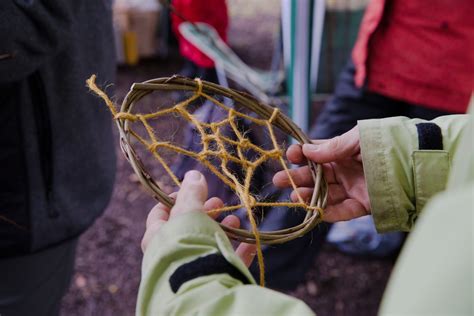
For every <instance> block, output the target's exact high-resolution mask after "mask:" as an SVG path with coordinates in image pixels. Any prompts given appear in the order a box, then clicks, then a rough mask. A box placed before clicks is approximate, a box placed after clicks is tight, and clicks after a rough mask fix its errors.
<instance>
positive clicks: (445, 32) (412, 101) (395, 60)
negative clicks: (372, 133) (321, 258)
mask: <svg viewBox="0 0 474 316" xmlns="http://www.w3.org/2000/svg"><path fill="white" fill-rule="evenodd" d="M473 15H474V6H473V5H472V2H471V1H469V0H458V1H455V2H452V1H446V0H436V1H429V2H426V1H408V0H373V1H370V2H369V4H368V6H367V8H366V11H365V14H364V17H363V19H362V22H361V25H360V28H359V34H358V38H357V41H356V43H355V45H354V48H353V51H352V56H351V59H350V61H349V62H348V64H347V66H346V67H345V69H343V71H342V73H341V74H340V77H339V80H338V82H337V84H336V88H335V92H334V95H333V96H332V98H331V99H330V100H329V101H328V102H327V104H326V105H325V107H324V108H323V109H322V111H321V112H320V114H319V116H318V118H317V120H316V122H315V123H314V125H313V127H312V129H311V131H310V132H309V136H310V137H311V138H313V139H329V138H332V137H335V136H338V135H341V134H343V133H345V132H347V131H349V130H350V129H351V128H353V127H354V126H355V125H356V124H357V121H358V120H363V119H371V118H384V117H392V116H406V117H410V118H422V119H426V120H431V119H434V118H436V117H439V116H442V115H446V114H455V113H465V112H466V109H467V104H468V102H469V98H470V95H471V92H472V88H473V86H474V75H473V69H474V54H473V53H472V52H473V51H474V23H473V19H472V16H473ZM276 214H280V216H281V218H275V219H272V220H273V221H275V222H279V223H280V226H282V227H283V226H284V227H287V226H286V225H287V223H288V222H290V221H295V222H298V220H299V219H294V218H288V216H286V214H285V213H283V212H277V213H276ZM268 224H271V223H268ZM344 224H345V223H344ZM264 225H265V223H264ZM349 225H350V223H349ZM344 226H345V227H347V224H345V225H344ZM354 226H355V227H354V230H355V231H357V227H356V226H357V224H354ZM274 229H275V227H274ZM329 231H330V225H329V224H327V225H322V226H321V227H318V228H317V229H315V230H314V231H313V232H312V235H311V234H308V235H307V236H306V237H304V238H299V239H297V240H294V241H292V242H289V243H287V244H285V245H280V246H277V247H272V248H268V249H267V250H266V256H267V258H268V259H267V262H268V271H269V275H271V276H272V277H273V278H272V279H273V281H272V284H273V285H274V286H276V287H278V288H291V287H292V286H294V285H296V284H297V282H298V281H299V280H301V279H302V278H303V277H304V274H305V272H306V271H307V270H308V268H309V267H310V266H311V264H312V263H313V261H314V258H315V257H316V255H317V254H318V253H319V250H320V249H321V245H322V243H323V242H324V241H325V239H326V235H327V234H328V232H329ZM356 234H357V232H356ZM401 234H402V233H398V234H391V235H390V236H386V238H391V239H393V240H391V241H388V242H387V244H388V245H389V246H388V247H390V248H391V249H377V251H373V252H372V253H371V252H370V251H366V252H364V251H361V252H360V254H364V255H371V254H377V253H383V254H384V255H389V254H390V253H393V252H396V251H397V250H398V248H399V246H400V243H401V241H402V239H403V238H402V237H401ZM308 247H310V248H311V250H309V248H308ZM292 280H293V281H294V282H292Z"/></svg>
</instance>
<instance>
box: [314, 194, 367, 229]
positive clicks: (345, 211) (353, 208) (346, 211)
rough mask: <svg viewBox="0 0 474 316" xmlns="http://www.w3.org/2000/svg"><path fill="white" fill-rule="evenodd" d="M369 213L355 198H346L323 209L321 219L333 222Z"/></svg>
mask: <svg viewBox="0 0 474 316" xmlns="http://www.w3.org/2000/svg"><path fill="white" fill-rule="evenodd" d="M367 214H370V212H369V211H368V210H367V209H366V208H365V207H364V206H363V205H362V204H361V203H360V202H359V201H357V200H354V199H346V200H344V201H342V202H341V203H338V204H334V205H329V206H328V207H326V210H325V211H324V216H323V220H324V221H326V222H330V223H334V222H339V221H348V220H350V219H354V218H357V217H361V216H364V215H367Z"/></svg>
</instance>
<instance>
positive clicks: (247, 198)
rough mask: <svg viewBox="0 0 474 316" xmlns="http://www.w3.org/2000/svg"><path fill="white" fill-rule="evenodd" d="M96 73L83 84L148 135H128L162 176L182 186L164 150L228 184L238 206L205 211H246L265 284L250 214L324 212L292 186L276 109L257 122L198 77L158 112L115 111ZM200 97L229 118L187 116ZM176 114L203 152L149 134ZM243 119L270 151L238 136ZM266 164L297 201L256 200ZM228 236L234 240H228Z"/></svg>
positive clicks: (259, 244) (258, 240)
mask: <svg viewBox="0 0 474 316" xmlns="http://www.w3.org/2000/svg"><path fill="white" fill-rule="evenodd" d="M95 79H96V77H95V75H93V76H92V77H91V78H89V79H88V80H87V86H88V87H89V88H90V90H92V91H93V92H94V93H96V94H97V95H98V96H99V97H101V98H102V99H103V100H104V102H105V104H106V105H107V107H108V108H109V110H110V112H111V113H112V115H113V118H114V119H115V120H125V121H129V122H138V123H140V124H141V125H142V126H143V127H144V130H145V131H146V137H144V136H140V135H139V134H138V133H137V132H136V131H134V130H132V129H129V131H128V132H129V133H130V135H131V136H132V137H133V138H135V139H136V140H137V141H138V142H139V143H140V144H142V145H143V146H144V147H145V148H146V149H147V150H148V151H149V152H150V153H151V154H152V155H153V157H154V158H155V159H156V160H157V161H158V162H159V163H160V164H161V166H162V167H163V168H164V170H165V171H166V173H167V174H168V175H169V176H170V178H171V179H172V181H173V182H174V183H175V184H176V185H177V186H178V187H179V186H180V185H181V183H180V181H179V179H178V177H177V176H176V175H175V174H174V173H173V171H172V169H171V167H170V165H169V164H168V163H167V162H166V160H165V159H164V158H163V157H162V155H161V154H160V151H159V150H158V149H165V150H169V151H172V152H175V153H177V154H181V155H186V156H189V157H191V158H193V159H195V160H197V161H198V162H199V163H201V164H202V165H204V166H205V167H206V168H208V169H209V171H210V172H212V173H213V174H214V175H216V176H217V177H218V178H219V179H220V180H221V181H222V182H223V183H225V184H226V185H228V186H229V187H230V188H231V189H232V190H233V191H234V192H235V193H236V195H237V196H238V198H239V200H240V203H239V204H237V205H228V206H224V207H222V208H218V209H213V210H210V211H208V213H209V214H210V215H211V214H212V215H216V214H220V213H223V212H232V211H236V210H238V209H245V210H246V214H247V216H248V220H249V223H250V226H251V231H252V234H253V236H254V238H255V244H256V248H257V260H258V265H259V270H260V284H261V285H262V286H263V285H264V282H265V281H264V275H265V267H264V259H263V254H262V242H261V238H260V232H259V229H258V225H257V221H256V219H255V214H254V210H255V209H256V208H258V207H286V208H301V209H305V210H307V211H310V210H311V211H317V212H319V214H320V215H321V214H322V209H321V208H320V207H318V206H311V205H310V204H308V203H306V202H305V201H304V200H303V198H302V197H301V195H300V194H299V193H298V190H296V184H295V182H294V180H293V178H292V176H291V174H290V172H289V168H288V166H287V163H286V162H285V160H284V158H283V157H284V152H283V150H282V149H281V148H280V146H279V144H278V141H277V138H276V136H275V131H274V127H273V125H272V123H273V122H274V120H275V119H276V117H277V116H278V115H279V109H278V108H274V110H273V113H272V115H271V117H270V118H269V119H260V118H255V117H252V116H251V115H248V114H245V113H242V112H239V111H237V110H235V109H234V108H231V107H229V106H227V105H226V104H224V103H223V102H221V101H219V100H217V99H216V98H215V97H213V96H211V95H209V94H207V93H205V92H203V84H202V81H201V80H200V79H194V80H195V82H196V84H197V89H196V90H195V91H194V93H193V94H192V95H191V96H190V97H189V98H187V99H186V100H184V101H181V102H179V103H177V104H176V105H174V106H172V107H169V108H165V109H161V110H159V111H156V112H152V113H146V114H140V113H137V114H136V113H130V112H121V111H118V110H117V108H116V106H115V104H114V103H113V102H112V101H111V99H110V98H109V97H108V96H107V95H106V94H105V93H104V92H103V91H102V90H101V89H100V88H99V87H98V86H97V85H96V83H95ZM199 98H204V99H206V100H209V101H211V102H212V103H213V104H215V105H216V106H218V107H220V108H221V109H223V110H225V111H226V112H227V116H226V117H225V118H224V119H222V120H220V121H217V122H211V123H208V122H202V121H200V120H199V119H198V118H197V117H196V116H195V115H193V113H192V112H191V110H190V109H189V108H190V105H191V104H192V103H193V102H194V101H196V100H197V99H199ZM170 114H174V115H177V116H180V117H182V118H184V119H185V120H186V121H187V122H188V123H191V124H193V125H194V126H195V128H196V130H197V131H198V133H199V134H200V139H201V144H202V149H201V150H200V151H199V152H194V151H190V150H187V149H185V148H182V147H180V146H179V145H177V144H174V143H172V142H171V141H170V140H165V139H159V138H158V137H157V135H156V133H155V132H154V130H153V127H152V125H151V124H150V122H149V121H151V120H156V119H158V118H160V117H163V116H165V115H170ZM239 118H240V119H246V120H248V121H250V122H251V123H253V124H256V125H258V126H261V127H263V128H266V130H267V131H268V135H269V137H270V139H271V145H272V148H271V149H267V150H266V149H263V148H261V147H259V146H257V145H255V144H253V143H252V142H251V141H250V140H249V138H248V137H246V135H245V133H244V132H242V131H241V130H240V129H239V127H238V124H237V119H239ZM224 128H230V129H231V130H232V132H233V133H234V134H235V136H236V139H232V138H230V137H228V136H226V135H225V133H223V129H224ZM229 146H232V148H234V150H233V151H232V152H231V151H230V150H229ZM247 150H252V151H254V152H255V153H257V155H255V157H253V158H248V157H246V155H245V152H246V151H247ZM216 158H217V159H218V161H220V163H219V167H217V166H216V165H215V164H213V163H212V161H215V160H216ZM268 160H275V161H277V162H278V163H279V164H280V165H281V167H282V168H283V170H285V172H286V173H287V175H288V178H289V181H290V183H291V186H292V188H293V189H294V190H295V192H296V196H297V202H265V201H259V200H258V199H257V198H256V197H255V196H254V195H253V194H252V193H251V191H250V186H251V181H252V178H253V176H254V173H255V171H256V169H257V168H258V167H260V166H261V165H262V164H263V163H265V162H266V161H268ZM229 163H235V164H238V166H239V167H240V168H241V170H242V172H243V175H244V176H243V179H242V178H241V177H238V176H236V175H235V174H234V173H233V172H232V171H231V170H230V168H229V167H228V165H229ZM320 217H321V216H320ZM230 237H232V236H230Z"/></svg>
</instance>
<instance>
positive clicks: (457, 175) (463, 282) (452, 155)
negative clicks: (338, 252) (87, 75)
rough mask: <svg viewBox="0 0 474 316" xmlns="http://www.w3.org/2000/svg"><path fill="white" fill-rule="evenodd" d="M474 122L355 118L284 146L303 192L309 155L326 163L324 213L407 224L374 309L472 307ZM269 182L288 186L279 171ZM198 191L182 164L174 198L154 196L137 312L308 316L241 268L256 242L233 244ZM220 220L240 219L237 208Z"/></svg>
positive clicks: (214, 202)
mask: <svg viewBox="0 0 474 316" xmlns="http://www.w3.org/2000/svg"><path fill="white" fill-rule="evenodd" d="M471 103H472V105H471V107H472V106H474V102H471ZM473 123H474V119H473V117H472V116H468V115H450V116H443V117H439V118H437V119H435V120H432V121H426V120H421V119H409V118H407V117H393V118H387V119H372V120H363V121H359V123H358V126H357V127H355V128H353V129H352V130H351V131H349V132H347V133H345V134H343V135H342V136H338V137H335V138H332V139H329V140H315V141H314V144H305V145H303V146H301V145H293V146H291V147H290V148H289V149H288V151H287V157H288V159H289V160H290V161H291V162H292V163H294V164H302V165H303V166H301V167H299V168H297V169H293V170H291V173H292V176H293V179H294V180H295V182H296V184H297V186H298V188H297V190H298V191H299V193H300V195H302V196H303V197H305V198H309V197H310V196H311V193H312V191H313V186H314V182H313V178H312V176H311V172H310V170H309V167H308V166H307V165H306V159H310V160H312V161H314V162H317V163H320V164H322V166H323V172H324V176H325V178H326V180H327V181H328V184H329V186H328V189H329V191H328V192H329V199H328V205H327V207H326V210H325V213H324V215H323V219H324V220H325V221H329V222H337V221H343V220H349V219H352V218H356V217H359V216H363V215H366V214H370V213H372V214H373V216H374V218H375V224H376V226H377V229H378V230H379V231H393V230H403V231H408V230H412V231H413V232H412V233H411V234H410V236H409V237H408V241H407V243H406V245H405V247H404V249H403V252H402V254H401V257H400V258H399V260H398V262H397V265H396V266H395V268H394V272H393V274H392V277H391V279H390V282H389V285H388V288H387V290H386V292H385V295H384V298H383V302H382V305H381V308H380V314H381V315H432V314H442V315H470V314H472V312H473V303H472V291H473V284H472V282H471V281H472V277H473V274H472V273H473V270H472V259H473V248H474V247H473V245H472V243H473V240H472V216H473V211H474V210H473V204H474V197H473V194H472V193H473V190H474V157H473V148H472V136H473V133H474V126H473V125H474V124H473ZM451 163H452V167H451ZM368 166H370V167H368ZM273 182H274V184H275V185H277V186H279V187H290V186H291V185H290V181H289V178H288V175H287V173H286V172H285V171H280V172H279V173H277V174H275V176H274V179H273ZM443 191H444V192H443ZM206 199H207V183H206V180H205V178H204V176H203V175H202V174H201V173H199V172H197V171H190V172H188V173H187V174H186V176H185V178H184V180H183V183H182V186H181V188H180V190H179V192H178V193H177V196H176V204H175V206H174V207H173V208H172V209H171V210H170V209H169V208H167V207H165V206H164V205H163V204H158V205H157V206H156V207H154V208H153V209H152V210H151V212H150V213H149V215H148V218H147V223H146V225H147V228H146V232H145V234H144V237H143V240H142V249H143V250H144V259H143V260H144V261H143V265H142V280H141V284H140V290H139V296H138V303H137V309H136V314H137V315H157V314H164V315H186V314H200V315H313V314H314V313H313V311H311V309H310V308H309V307H308V306H306V305H305V304H304V303H303V302H302V301H300V300H298V299H295V298H292V297H289V296H286V295H283V294H280V293H278V292H275V291H273V290H270V289H267V288H263V287H259V286H257V285H256V284H255V280H254V279H253V277H252V276H251V274H250V273H249V271H248V269H247V268H246V266H248V265H249V263H250V261H251V260H252V258H253V252H254V251H255V248H252V247H250V246H248V245H246V244H240V245H239V246H238V248H237V249H236V250H235V251H234V249H233V247H232V245H231V243H230V241H229V239H228V238H227V236H226V235H225V233H224V231H223V230H222V229H221V228H220V227H219V226H218V225H217V223H215V222H214V221H213V220H211V219H210V218H209V216H207V215H206V214H205V213H204V210H206V209H212V208H215V207H219V206H222V205H223V203H222V201H220V200H219V199H216V198H212V199H209V200H207V201H206ZM293 199H294V200H296V199H297V197H296V196H295V194H293ZM425 205H426V206H425ZM448 210H449V211H450V212H448V213H449V214H448V213H447V211H448ZM469 219H471V220H469ZM223 222H224V224H225V225H228V226H232V227H238V226H239V220H238V218H237V217H235V216H234V215H229V216H228V217H226V218H225V219H224V221H223ZM415 223H416V224H415ZM440 249H442V251H440Z"/></svg>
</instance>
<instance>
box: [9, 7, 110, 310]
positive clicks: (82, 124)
mask: <svg viewBox="0 0 474 316" xmlns="http://www.w3.org/2000/svg"><path fill="white" fill-rule="evenodd" d="M0 38H1V42H0V179H1V181H0V315H2V316H12V315H58V314H59V309H60V303H61V298H62V296H63V295H64V293H65V292H66V291H67V289H68V287H69V282H70V279H71V276H72V272H73V267H74V257H75V249H76V244H77V239H78V237H79V235H80V234H81V233H82V232H84V231H85V230H86V229H87V228H88V227H90V226H91V225H92V223H93V222H94V220H95V219H96V218H97V217H98V216H100V215H101V214H102V212H103V211H104V209H105V207H106V205H107V203H108V201H109V198H110V195H111V192H112V188H113V183H114V177H115V155H114V151H115V150H114V145H113V138H112V127H111V122H110V114H109V113H108V112H107V110H106V109H104V107H103V106H102V105H101V104H100V102H101V101H100V100H99V99H97V98H96V97H95V96H93V95H92V94H91V93H89V92H88V90H87V88H86V87H85V80H86V79H87V78H89V77H90V75H91V74H94V73H95V74H97V75H98V76H99V78H101V80H103V81H104V83H110V82H113V81H114V76H115V66H116V65H115V58H114V57H115V51H114V47H113V42H114V38H113V31H112V19H111V1H107V0H80V1H54V0H42V1H36V0H6V1H1V2H0Z"/></svg>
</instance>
